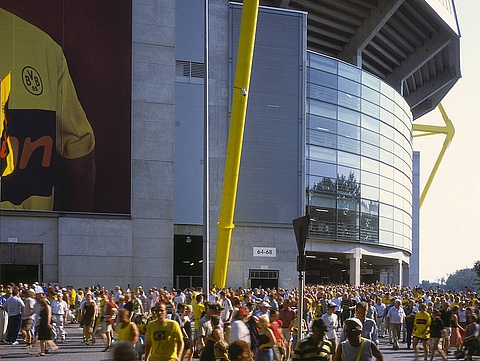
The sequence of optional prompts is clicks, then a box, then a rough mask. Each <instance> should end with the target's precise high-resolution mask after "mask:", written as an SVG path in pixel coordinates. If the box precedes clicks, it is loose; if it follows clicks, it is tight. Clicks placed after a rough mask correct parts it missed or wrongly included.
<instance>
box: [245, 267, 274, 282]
mask: <svg viewBox="0 0 480 361" xmlns="http://www.w3.org/2000/svg"><path fill="white" fill-rule="evenodd" d="M250 279H252V280H253V279H269V280H278V270H258V269H251V270H250Z"/></svg>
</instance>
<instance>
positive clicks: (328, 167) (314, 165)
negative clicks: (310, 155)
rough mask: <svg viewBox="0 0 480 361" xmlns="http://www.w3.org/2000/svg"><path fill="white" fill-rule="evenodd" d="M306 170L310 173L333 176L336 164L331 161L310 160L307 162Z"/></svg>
mask: <svg viewBox="0 0 480 361" xmlns="http://www.w3.org/2000/svg"><path fill="white" fill-rule="evenodd" d="M307 172H308V174H312V175H321V176H327V177H333V178H335V176H336V174H337V166H336V165H335V164H331V163H325V162H317V161H314V160H311V161H309V162H308V163H307Z"/></svg>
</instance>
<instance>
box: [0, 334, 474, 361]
mask: <svg viewBox="0 0 480 361" xmlns="http://www.w3.org/2000/svg"><path fill="white" fill-rule="evenodd" d="M66 329H67V333H68V335H67V341H66V342H65V343H63V344H59V346H60V348H59V350H58V351H57V352H55V353H51V354H49V355H46V356H45V357H38V358H35V359H40V360H44V361H48V360H57V361H59V360H67V361H106V360H111V358H110V357H111V354H110V353H109V352H102V350H103V349H104V347H105V346H104V345H103V343H102V341H101V340H98V341H97V344H96V345H94V346H85V345H84V344H83V343H82V332H81V330H80V328H79V327H77V325H67V326H66ZM24 346H25V345H24V344H23V343H20V344H19V345H15V346H12V345H4V344H2V345H1V346H0V359H8V360H10V359H15V360H31V359H32V358H34V356H32V355H29V354H28V351H30V350H31V349H29V350H25V349H23V347H24ZM380 350H381V351H382V353H383V355H384V360H385V361H408V360H415V357H414V354H413V351H411V350H407V349H406V344H401V348H400V350H398V351H394V350H393V349H392V346H391V345H390V344H389V343H388V341H387V340H384V339H382V340H381V342H380ZM474 359H475V358H474ZM477 359H479V358H477ZM419 360H420V361H421V360H423V355H421V356H420V357H419ZM435 360H441V358H440V356H436V357H435ZM448 360H455V357H454V356H453V355H451V354H450V355H448Z"/></svg>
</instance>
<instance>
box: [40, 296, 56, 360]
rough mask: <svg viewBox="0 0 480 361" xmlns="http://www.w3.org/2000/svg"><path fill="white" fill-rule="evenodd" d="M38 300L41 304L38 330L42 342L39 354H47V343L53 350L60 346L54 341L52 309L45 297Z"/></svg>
mask: <svg viewBox="0 0 480 361" xmlns="http://www.w3.org/2000/svg"><path fill="white" fill-rule="evenodd" d="M37 302H38V303H39V305H40V322H39V324H38V325H37V327H38V329H37V331H36V332H37V337H38V341H39V342H40V353H39V354H37V356H45V350H46V348H47V344H48V345H49V346H50V347H51V348H52V351H55V350H58V347H57V346H56V345H55V344H54V343H53V341H52V323H51V320H52V309H51V308H50V305H49V304H48V302H47V299H46V298H44V297H42V298H40V299H39V300H38V301H37Z"/></svg>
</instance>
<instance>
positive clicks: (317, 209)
mask: <svg viewBox="0 0 480 361" xmlns="http://www.w3.org/2000/svg"><path fill="white" fill-rule="evenodd" d="M315 210H316V211H317V212H325V213H328V209H322V208H315Z"/></svg>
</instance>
